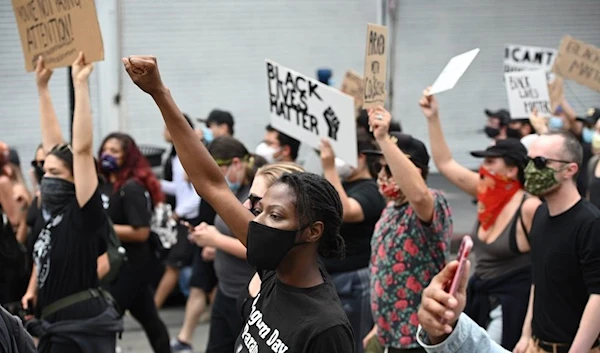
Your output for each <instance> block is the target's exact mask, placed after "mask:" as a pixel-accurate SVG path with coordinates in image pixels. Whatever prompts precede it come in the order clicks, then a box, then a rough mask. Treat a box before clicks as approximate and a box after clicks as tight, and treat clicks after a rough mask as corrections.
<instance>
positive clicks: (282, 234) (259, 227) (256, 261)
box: [246, 221, 306, 270]
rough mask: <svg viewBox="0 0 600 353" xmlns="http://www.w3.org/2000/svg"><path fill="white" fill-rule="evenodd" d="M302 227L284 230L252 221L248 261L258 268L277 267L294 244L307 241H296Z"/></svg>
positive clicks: (247, 253) (249, 233) (248, 243)
mask: <svg viewBox="0 0 600 353" xmlns="http://www.w3.org/2000/svg"><path fill="white" fill-rule="evenodd" d="M302 229H304V228H302ZM302 229H298V230H282V229H277V228H272V227H269V226H266V225H264V224H260V223H257V222H254V221H252V222H250V225H249V226H248V241H247V244H246V245H247V246H248V248H247V252H246V257H247V259H248V263H249V264H250V265H251V266H252V267H254V268H256V269H258V270H274V269H276V268H277V266H278V265H279V263H280V262H281V260H283V258H284V257H285V255H287V253H288V252H289V251H290V250H291V249H292V248H293V247H294V246H296V245H303V244H306V242H302V243H296V234H298V232H300V231H301V230H302Z"/></svg>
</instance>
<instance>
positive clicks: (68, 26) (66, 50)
mask: <svg viewBox="0 0 600 353" xmlns="http://www.w3.org/2000/svg"><path fill="white" fill-rule="evenodd" d="M12 5H13V10H14V12H15V18H16V20H17V27H18V28H19V34H20V36H21V45H22V47H23V54H24V56H25V70H27V71H28V72H31V71H34V70H35V66H36V62H37V59H38V57H39V56H40V55H41V56H43V57H44V64H45V65H46V67H48V68H57V67H66V66H70V65H71V64H72V63H73V61H75V59H77V55H79V52H80V51H82V52H83V53H84V54H85V59H86V61H88V62H94V61H101V60H104V47H103V44H102V34H101V33H100V25H99V24H98V18H97V15H96V5H95V4H94V0H12Z"/></svg>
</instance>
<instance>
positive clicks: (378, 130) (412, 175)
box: [369, 107, 434, 223]
mask: <svg viewBox="0 0 600 353" xmlns="http://www.w3.org/2000/svg"><path fill="white" fill-rule="evenodd" d="M391 121H392V116H391V115H390V113H389V112H388V111H387V110H385V109H383V108H381V107H378V108H376V109H372V110H370V111H369V124H370V126H371V127H372V128H373V135H374V136H375V139H376V140H377V143H378V144H379V148H381V151H382V152H383V156H384V157H385V160H386V162H387V164H388V165H389V167H390V171H391V172H392V176H393V177H394V181H395V182H396V185H398V187H399V188H400V190H402V193H403V194H404V196H406V199H407V200H408V202H409V203H410V205H411V206H412V207H413V209H414V210H415V212H416V213H417V217H419V219H420V220H422V221H423V222H426V223H429V222H431V220H432V219H433V208H434V200H433V195H432V194H431V192H430V191H429V187H428V186H427V184H426V183H425V180H424V179H423V177H422V176H421V172H420V171H419V169H418V168H417V167H416V166H415V164H414V163H413V162H411V161H410V159H408V157H406V155H405V154H404V153H403V152H402V151H401V150H400V148H398V145H397V144H396V143H395V142H394V141H392V140H391V139H390V135H389V128H390V122H391Z"/></svg>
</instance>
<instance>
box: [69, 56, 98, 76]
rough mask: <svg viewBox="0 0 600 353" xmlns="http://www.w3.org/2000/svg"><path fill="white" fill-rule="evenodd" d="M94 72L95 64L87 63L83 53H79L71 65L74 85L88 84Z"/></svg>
mask: <svg viewBox="0 0 600 353" xmlns="http://www.w3.org/2000/svg"><path fill="white" fill-rule="evenodd" d="M93 70H94V64H92V63H86V62H85V56H84V55H83V52H81V51H80V52H79V55H78V56H77V59H75V61H74V62H73V65H71V76H72V77H73V83H75V84H79V83H87V82H88V79H89V77H90V75H91V74H92V71H93Z"/></svg>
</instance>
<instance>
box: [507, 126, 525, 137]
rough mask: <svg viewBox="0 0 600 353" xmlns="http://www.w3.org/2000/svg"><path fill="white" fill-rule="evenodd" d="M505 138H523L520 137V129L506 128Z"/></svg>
mask: <svg viewBox="0 0 600 353" xmlns="http://www.w3.org/2000/svg"><path fill="white" fill-rule="evenodd" d="M506 137H510V138H516V139H520V138H521V137H523V136H522V135H521V130H520V129H511V128H507V129H506Z"/></svg>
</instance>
